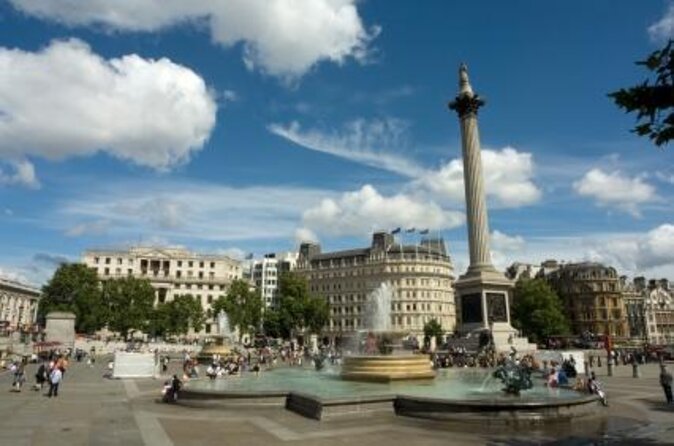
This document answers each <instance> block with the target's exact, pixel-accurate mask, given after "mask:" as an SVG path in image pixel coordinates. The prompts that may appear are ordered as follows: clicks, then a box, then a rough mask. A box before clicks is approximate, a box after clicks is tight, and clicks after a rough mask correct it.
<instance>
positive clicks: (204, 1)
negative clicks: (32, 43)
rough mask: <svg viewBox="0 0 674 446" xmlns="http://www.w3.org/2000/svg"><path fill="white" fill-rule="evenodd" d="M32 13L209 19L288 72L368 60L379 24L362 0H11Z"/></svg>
mask: <svg viewBox="0 0 674 446" xmlns="http://www.w3.org/2000/svg"><path fill="white" fill-rule="evenodd" d="M11 2H12V4H13V5H14V6H15V7H16V8H17V9H20V10H22V11H24V12H25V13H28V14H31V15H33V16H37V17H40V18H43V19H49V20H55V21H58V22H61V23H64V24H67V25H70V26H82V25H83V26H90V25H101V24H102V25H104V26H106V27H109V28H112V29H115V30H119V31H146V32H152V31H157V30H160V29H163V28H167V27H170V26H174V25H177V24H181V23H199V24H201V25H206V26H207V28H208V29H209V31H210V35H211V39H212V40H213V41H214V42H215V43H217V44H220V45H222V46H224V47H231V46H234V45H236V44H238V43H240V42H242V43H243V57H244V62H245V63H246V66H248V67H249V68H259V69H261V70H262V71H264V72H267V73H269V74H272V75H278V76H282V77H289V78H292V77H296V76H300V75H302V74H304V73H305V72H307V71H308V70H309V69H311V68H312V67H313V66H314V65H316V64H317V63H318V62H321V61H331V62H334V63H337V64H341V63H343V62H344V61H345V60H346V59H347V58H349V57H351V58H354V59H356V60H359V61H362V60H364V59H365V58H366V56H367V46H368V44H369V43H370V41H371V40H372V39H373V38H374V37H376V35H377V33H378V28H373V29H372V30H370V31H368V30H366V29H365V27H364V25H363V22H362V20H361V18H360V16H359V15H358V11H357V8H356V3H357V0H189V1H188V0H115V1H109V0H87V1H86V2H82V1H81V0H11Z"/></svg>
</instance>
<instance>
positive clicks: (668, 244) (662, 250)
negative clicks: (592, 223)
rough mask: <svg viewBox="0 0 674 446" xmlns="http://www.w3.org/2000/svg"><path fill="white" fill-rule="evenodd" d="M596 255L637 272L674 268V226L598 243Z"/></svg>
mask: <svg viewBox="0 0 674 446" xmlns="http://www.w3.org/2000/svg"><path fill="white" fill-rule="evenodd" d="M592 254H593V255H594V256H595V257H596V258H598V259H601V260H604V261H607V262H612V263H615V264H617V265H619V266H620V267H622V268H624V269H626V270H628V271H630V272H634V273H639V272H643V271H646V270H649V269H652V268H657V267H664V266H670V267H674V224H670V223H666V224H663V225H660V226H658V227H656V228H654V229H652V230H651V231H649V232H647V233H646V234H631V235H624V236H622V237H619V238H618V237H615V238H613V239H611V240H608V241H606V242H605V243H598V244H596V245H595V247H594V248H593V250H592Z"/></svg>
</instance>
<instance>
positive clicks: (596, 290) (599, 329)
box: [544, 262, 630, 337]
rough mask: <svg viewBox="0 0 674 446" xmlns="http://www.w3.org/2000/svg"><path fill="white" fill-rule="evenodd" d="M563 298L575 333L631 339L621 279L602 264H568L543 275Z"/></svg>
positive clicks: (611, 269) (560, 265) (614, 271)
mask: <svg viewBox="0 0 674 446" xmlns="http://www.w3.org/2000/svg"><path fill="white" fill-rule="evenodd" d="M544 277H545V278H546V279H547V281H548V283H550V285H551V286H552V288H554V289H555V291H556V292H557V294H558V295H559V297H560V298H561V299H562V302H563V303H564V306H565V308H566V311H567V314H568V316H569V319H570V321H571V326H572V328H573V331H574V332H575V333H576V334H587V333H591V334H610V335H611V336H616V337H629V335H630V332H629V327H628V325H627V316H626V311H625V301H624V298H623V293H622V287H621V283H620V278H619V277H618V273H617V272H616V270H615V268H612V267H607V266H604V265H602V264H599V263H593V262H583V263H565V264H559V265H558V267H557V268H556V269H552V268H550V270H549V272H548V273H547V274H545V275H544Z"/></svg>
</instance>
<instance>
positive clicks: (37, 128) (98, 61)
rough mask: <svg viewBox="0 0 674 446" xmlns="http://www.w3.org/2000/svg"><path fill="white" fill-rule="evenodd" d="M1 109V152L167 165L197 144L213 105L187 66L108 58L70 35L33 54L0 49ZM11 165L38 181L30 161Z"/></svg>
mask: <svg viewBox="0 0 674 446" xmlns="http://www.w3.org/2000/svg"><path fill="white" fill-rule="evenodd" d="M0 110H2V115H0V157H5V158H7V159H23V157H26V156H29V157H30V156H37V157H42V158H47V159H62V158H66V157H70V156H84V155H91V154H93V153H96V152H99V151H102V152H106V153H108V154H110V155H112V156H114V157H117V158H120V159H123V160H127V161H130V162H133V163H135V164H138V165H141V166H147V167H151V168H155V169H159V170H166V169H169V168H171V167H172V166H174V165H176V164H179V163H182V162H185V161H187V160H188V159H189V158H190V156H191V154H192V153H193V152H195V151H198V150H200V149H201V148H202V147H203V145H204V143H205V142H206V140H207V139H208V137H209V135H210V133H211V130H212V129H213V127H214V125H215V114H216V104H215V100H214V98H213V95H212V94H211V92H209V91H208V89H207V87H206V84H205V83H204V81H203V79H202V78H201V77H199V76H198V75H197V74H196V73H194V72H193V71H191V70H190V69H188V68H186V67H183V66H181V65H177V64H175V63H173V62H171V61H170V60H168V59H159V60H153V59H144V58H142V57H140V56H138V55H136V54H130V55H126V56H123V57H121V58H113V59H108V60H106V59H103V58H102V57H100V56H98V55H97V54H95V53H93V52H92V50H91V48H90V47H89V46H88V45H87V44H86V43H84V42H82V41H81V40H77V39H70V40H65V41H53V42H51V43H50V44H49V46H47V47H46V48H44V49H42V50H40V51H37V52H28V51H23V50H19V49H8V48H0ZM17 166H18V167H17V171H20V174H21V176H22V178H24V181H29V182H30V181H32V182H33V183H34V182H35V181H36V180H35V177H34V171H33V168H32V165H30V163H28V164H26V162H25V161H21V162H19V164H17ZM31 178H32V180H31Z"/></svg>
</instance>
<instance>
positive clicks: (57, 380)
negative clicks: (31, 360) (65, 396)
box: [47, 367, 63, 398]
mask: <svg viewBox="0 0 674 446" xmlns="http://www.w3.org/2000/svg"><path fill="white" fill-rule="evenodd" d="M62 379H63V372H62V371H61V369H60V368H58V367H54V368H53V369H52V371H51V373H50V374H49V393H48V394H47V396H48V397H49V398H51V397H52V396H53V397H57V396H59V384H61V380H62Z"/></svg>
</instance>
